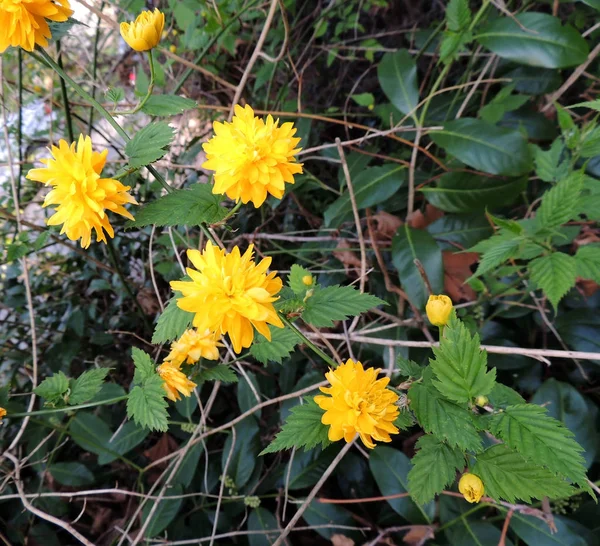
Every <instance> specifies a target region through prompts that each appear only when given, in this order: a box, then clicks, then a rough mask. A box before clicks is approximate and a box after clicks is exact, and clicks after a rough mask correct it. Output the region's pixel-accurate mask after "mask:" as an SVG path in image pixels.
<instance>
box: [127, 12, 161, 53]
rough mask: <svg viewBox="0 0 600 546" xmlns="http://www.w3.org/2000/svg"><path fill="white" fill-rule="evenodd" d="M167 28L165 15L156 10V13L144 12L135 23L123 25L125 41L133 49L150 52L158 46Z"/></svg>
mask: <svg viewBox="0 0 600 546" xmlns="http://www.w3.org/2000/svg"><path fill="white" fill-rule="evenodd" d="M164 26H165V14H164V13H162V12H161V11H159V10H158V8H155V10H154V11H142V13H140V14H139V15H138V16H137V17H136V18H135V21H134V22H133V23H121V25H120V27H119V28H120V30H121V36H123V40H125V41H126V42H127V44H128V45H129V47H130V48H131V49H135V50H136V51H148V50H149V49H152V48H153V47H156V46H157V45H158V42H160V37H161V36H162V33H163V28H164Z"/></svg>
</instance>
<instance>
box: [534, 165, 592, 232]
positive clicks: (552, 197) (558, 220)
mask: <svg viewBox="0 0 600 546" xmlns="http://www.w3.org/2000/svg"><path fill="white" fill-rule="evenodd" d="M583 177H584V175H583V172H581V171H577V172H574V173H572V174H571V175H570V176H568V177H567V178H564V179H563V180H561V181H560V182H558V183H557V184H556V185H555V186H554V187H553V188H551V189H549V190H548V191H547V192H546V193H544V195H543V197H542V204H541V205H540V207H539V208H538V210H537V212H536V215H535V218H536V221H537V222H538V224H539V227H540V228H551V227H556V226H560V225H562V224H564V223H565V222H568V221H569V220H570V219H571V218H573V217H574V216H575V215H576V213H577V211H576V206H577V201H578V200H579V195H580V193H581V190H582V188H583Z"/></svg>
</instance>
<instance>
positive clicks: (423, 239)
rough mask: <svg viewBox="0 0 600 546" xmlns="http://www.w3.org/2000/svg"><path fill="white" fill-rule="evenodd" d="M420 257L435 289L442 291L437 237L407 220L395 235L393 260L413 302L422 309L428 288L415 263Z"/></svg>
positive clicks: (405, 289)
mask: <svg viewBox="0 0 600 546" xmlns="http://www.w3.org/2000/svg"><path fill="white" fill-rule="evenodd" d="M415 259H419V261H420V262H421V263H422V264H423V267H424V268H425V272H426V273H427V276H428V278H429V282H430V283H431V286H432V289H433V292H434V293H435V294H439V293H440V292H442V291H443V288H444V267H443V264H442V251H441V250H440V248H439V247H438V245H437V243H436V242H435V239H434V238H433V237H432V236H431V235H430V234H429V233H428V232H427V231H424V230H421V229H413V228H411V227H410V226H409V225H408V224H404V225H403V226H401V227H400V228H399V229H398V231H397V232H396V235H394V238H393V239H392V262H393V264H394V267H395V268H396V270H397V271H398V276H399V277H400V284H401V285H402V288H403V289H404V291H405V292H406V293H407V294H408V297H409V299H410V301H411V303H412V304H413V305H415V306H416V307H418V308H420V309H422V308H423V307H424V306H425V302H426V301H427V297H428V295H429V294H428V292H427V288H426V286H425V283H424V282H423V279H422V277H421V274H420V273H419V270H418V269H417V266H416V265H415V262H414V260H415Z"/></svg>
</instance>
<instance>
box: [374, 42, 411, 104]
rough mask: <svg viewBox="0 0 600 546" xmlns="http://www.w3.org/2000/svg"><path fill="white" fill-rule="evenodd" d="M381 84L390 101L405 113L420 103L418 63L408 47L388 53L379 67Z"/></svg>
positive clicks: (378, 74)
mask: <svg viewBox="0 0 600 546" xmlns="http://www.w3.org/2000/svg"><path fill="white" fill-rule="evenodd" d="M377 76H378V77H379V85H381V88H382V89H383V92H384V93H385V94H386V96H387V97H388V99H390V102H391V103H392V104H393V105H394V106H395V107H396V108H397V109H398V110H400V112H402V113H403V114H408V113H409V112H412V111H413V110H414V109H415V108H416V106H417V104H418V103H419V84H418V81H417V65H416V63H415V60H414V58H413V57H412V55H411V54H410V53H409V52H408V50H406V49H400V50H398V51H395V52H393V53H386V54H385V55H384V56H383V58H382V59H381V62H380V63H379V66H378V67H377Z"/></svg>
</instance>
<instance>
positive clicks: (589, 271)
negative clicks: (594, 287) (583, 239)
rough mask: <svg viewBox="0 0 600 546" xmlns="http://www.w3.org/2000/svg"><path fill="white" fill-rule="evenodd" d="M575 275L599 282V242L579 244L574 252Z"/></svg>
mask: <svg viewBox="0 0 600 546" xmlns="http://www.w3.org/2000/svg"><path fill="white" fill-rule="evenodd" d="M575 262H576V263H575V265H576V268H577V276H578V277H581V278H583V279H591V280H593V281H594V282H597V283H600V244H598V243H591V244H588V245H584V246H580V247H579V250H577V254H575Z"/></svg>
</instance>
